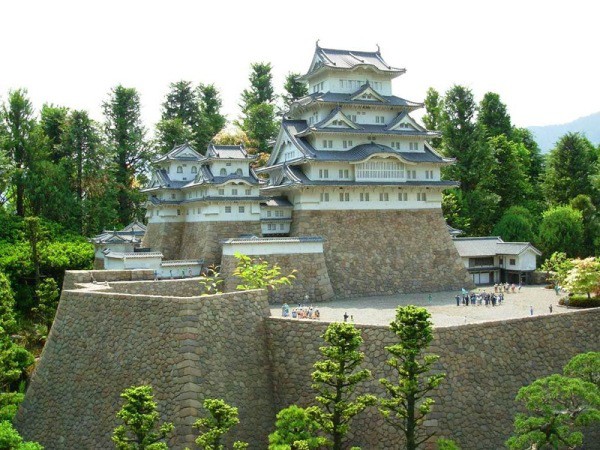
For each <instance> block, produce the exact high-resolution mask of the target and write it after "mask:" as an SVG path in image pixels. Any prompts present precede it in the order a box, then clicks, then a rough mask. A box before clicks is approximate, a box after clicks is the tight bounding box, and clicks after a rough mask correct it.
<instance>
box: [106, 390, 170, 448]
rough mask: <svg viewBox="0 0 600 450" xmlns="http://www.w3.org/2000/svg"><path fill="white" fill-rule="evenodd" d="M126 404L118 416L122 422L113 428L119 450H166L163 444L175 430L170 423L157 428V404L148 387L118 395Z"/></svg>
mask: <svg viewBox="0 0 600 450" xmlns="http://www.w3.org/2000/svg"><path fill="white" fill-rule="evenodd" d="M121 398H123V399H124V400H125V404H124V405H123V407H122V408H121V410H120V411H119V412H118V413H117V417H118V418H119V419H121V420H122V421H123V422H124V425H119V426H118V427H117V428H115V431H114V433H113V437H112V440H113V442H114V443H115V447H116V448H117V449H118V450H167V449H168V447H167V444H165V443H164V442H163V441H164V440H165V439H166V438H167V437H168V436H169V434H171V432H172V431H173V429H174V426H173V424H172V423H164V424H162V425H159V424H158V422H159V415H158V411H157V410H156V402H155V401H154V397H153V395H152V388H151V387H150V386H132V387H130V388H127V389H125V390H124V391H123V393H122V394H121Z"/></svg>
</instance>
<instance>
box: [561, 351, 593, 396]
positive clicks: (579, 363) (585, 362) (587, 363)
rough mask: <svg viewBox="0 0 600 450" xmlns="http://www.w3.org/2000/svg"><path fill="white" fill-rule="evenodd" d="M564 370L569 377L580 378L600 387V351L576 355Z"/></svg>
mask: <svg viewBox="0 0 600 450" xmlns="http://www.w3.org/2000/svg"><path fill="white" fill-rule="evenodd" d="M563 372H564V374H565V376H567V377H572V378H580V379H582V380H583V381H587V382H589V383H592V384H594V385H596V387H597V388H598V389H600V352H587V353H580V354H579V355H576V356H574V357H573V358H571V360H570V361H569V362H568V363H567V365H566V366H565V368H564V371H563Z"/></svg>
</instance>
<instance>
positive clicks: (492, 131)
mask: <svg viewBox="0 0 600 450" xmlns="http://www.w3.org/2000/svg"><path fill="white" fill-rule="evenodd" d="M477 122H478V123H479V125H480V126H481V129H482V131H483V134H484V136H485V137H486V138H491V137H496V136H502V135H503V136H504V137H505V138H507V139H509V138H510V137H511V132H512V125H511V123H510V115H509V114H508V111H507V109H506V105H505V104H504V103H502V101H501V100H500V96H499V95H498V94H496V93H495V92H487V93H486V94H485V95H484V96H483V99H482V100H481V102H480V103H479V115H478V116H477Z"/></svg>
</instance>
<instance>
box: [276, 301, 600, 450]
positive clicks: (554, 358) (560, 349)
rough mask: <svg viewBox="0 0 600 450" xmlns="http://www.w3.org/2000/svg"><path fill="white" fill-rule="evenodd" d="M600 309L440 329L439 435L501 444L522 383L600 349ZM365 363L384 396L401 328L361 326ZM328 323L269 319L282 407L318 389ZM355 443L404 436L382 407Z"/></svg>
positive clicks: (591, 445)
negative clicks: (317, 368)
mask: <svg viewBox="0 0 600 450" xmlns="http://www.w3.org/2000/svg"><path fill="white" fill-rule="evenodd" d="M598 323H600V309H595V310H587V311H578V312H574V313H567V314H557V315H554V316H552V315H544V316H538V317H532V318H526V319H518V320H508V321H502V322H491V323H484V324H474V325H465V326H459V327H450V328H435V329H434V335H435V339H434V342H433V344H432V345H431V347H430V351H431V353H435V354H438V355H440V357H441V358H440V360H439V364H438V366H437V369H438V370H441V371H443V372H445V373H446V374H447V377H446V379H445V380H444V381H443V383H442V385H441V387H440V388H439V389H438V390H437V391H436V395H434V396H433V397H434V399H435V401H436V404H435V406H434V409H433V411H432V413H431V414H430V415H429V420H428V422H427V425H428V426H429V428H430V429H431V431H436V432H437V436H438V437H447V438H451V439H454V440H455V441H457V443H458V444H459V445H460V446H461V448H463V449H465V450H469V449H501V448H504V441H505V440H506V439H507V438H508V437H509V435H510V433H511V432H512V429H513V417H514V415H515V413H516V412H517V404H516V403H515V401H514V399H515V396H516V395H517V391H518V390H519V388H520V387H522V386H524V385H526V384H529V383H531V382H532V381H533V380H535V379H536V378H539V377H544V376H547V375H550V374H552V373H560V372H562V368H563V366H564V365H565V364H566V363H567V361H568V360H569V359H570V358H572V357H573V356H574V355H576V354H578V353H581V352H586V351H599V349H600V347H599V344H598V342H600V327H599V326H598ZM357 327H358V328H360V329H361V331H362V336H363V339H364V346H363V351H364V352H365V354H366V357H365V361H364V366H365V367H367V368H369V369H371V371H372V373H373V380H372V381H371V382H369V383H367V384H366V385H365V386H363V388H362V389H361V390H360V391H361V392H371V393H375V394H377V395H383V394H384V392H383V390H382V388H381V386H380V383H379V382H378V381H377V380H379V378H381V377H388V378H390V379H392V374H391V372H390V371H389V369H388V366H387V365H386V364H385V361H386V359H387V358H388V353H387V352H386V351H385V350H384V347H385V346H386V345H392V344H394V343H395V342H396V341H395V335H394V334H393V333H392V332H391V331H389V330H388V329H387V327H374V326H361V325H358V326H357ZM326 328H327V324H326V323H316V322H305V321H298V320H285V319H276V318H270V319H267V333H268V336H269V353H270V357H271V365H272V368H273V380H274V386H273V387H274V396H275V402H276V409H277V410H279V409H281V408H285V407H287V406H289V405H290V404H292V403H296V404H300V405H303V406H306V405H309V404H310V403H311V400H312V398H313V397H314V392H313V391H312V389H311V388H310V384H311V380H310V373H311V372H312V370H313V369H312V366H313V364H314V362H315V361H316V360H317V359H318V358H319V357H320V355H319V346H321V345H322V340H321V339H319V336H320V335H322V334H323V333H324V332H325V329H326ZM352 430H353V435H352V441H351V442H352V443H353V445H357V446H360V447H362V448H364V449H390V450H391V449H394V450H397V449H399V448H403V445H402V440H401V438H400V436H399V434H398V433H397V431H395V430H394V429H392V428H391V427H390V426H389V425H388V424H386V423H385V422H384V421H383V420H382V418H381V415H380V414H379V413H378V412H377V410H376V409H375V408H370V409H368V410H367V411H366V412H365V413H363V414H361V416H359V417H358V418H357V419H356V420H355V421H354V423H353V425H352ZM585 448H586V449H588V450H592V449H596V450H597V449H600V429H599V428H598V427H596V429H595V430H588V432H587V433H586V447H585Z"/></svg>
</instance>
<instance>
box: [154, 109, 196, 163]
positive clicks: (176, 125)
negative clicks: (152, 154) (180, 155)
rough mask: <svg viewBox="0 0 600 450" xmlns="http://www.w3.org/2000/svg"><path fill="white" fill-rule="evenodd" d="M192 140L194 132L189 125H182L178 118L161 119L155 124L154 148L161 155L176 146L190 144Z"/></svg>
mask: <svg viewBox="0 0 600 450" xmlns="http://www.w3.org/2000/svg"><path fill="white" fill-rule="evenodd" d="M193 138H194V131H193V130H192V128H191V127H190V126H189V125H187V124H185V123H183V121H182V120H181V119H180V118H179V117H175V118H173V119H163V120H161V121H160V122H158V123H157V124H156V137H155V139H154V146H155V148H156V151H157V152H158V153H159V154H161V155H163V154H166V153H168V152H170V151H171V150H173V149H174V148H175V147H177V146H178V145H181V144H184V143H186V142H191V141H192V140H193Z"/></svg>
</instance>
